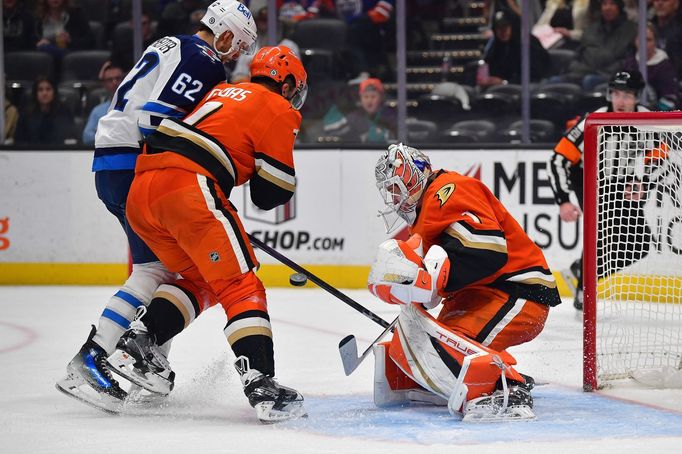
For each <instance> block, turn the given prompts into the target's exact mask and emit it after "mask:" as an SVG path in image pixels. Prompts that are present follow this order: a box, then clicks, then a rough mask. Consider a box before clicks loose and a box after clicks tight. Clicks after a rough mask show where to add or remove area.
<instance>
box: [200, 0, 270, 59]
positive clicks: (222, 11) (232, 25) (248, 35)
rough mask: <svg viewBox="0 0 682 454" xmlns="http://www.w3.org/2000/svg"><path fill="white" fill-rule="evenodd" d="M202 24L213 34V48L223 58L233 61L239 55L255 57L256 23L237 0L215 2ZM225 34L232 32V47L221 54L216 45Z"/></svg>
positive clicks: (207, 11)
mask: <svg viewBox="0 0 682 454" xmlns="http://www.w3.org/2000/svg"><path fill="white" fill-rule="evenodd" d="M201 23H202V24H204V25H205V26H207V27H208V28H209V29H211V31H212V32H213V48H214V50H215V51H216V53H217V54H218V55H220V56H221V57H227V58H229V59H230V60H231V59H233V58H235V56H236V55H237V54H238V53H242V54H246V55H253V54H254V52H255V51H256V38H257V37H258V32H257V30H256V22H255V21H254V19H253V15H252V14H251V11H249V9H248V8H247V7H246V6H244V4H242V3H239V2H238V1H236V0H218V1H215V2H213V3H211V4H210V5H209V6H208V9H207V10H206V14H205V15H204V17H202V18H201ZM225 32H232V46H231V47H230V49H229V50H228V51H227V52H221V51H220V50H218V48H217V45H216V44H217V42H218V40H219V39H220V37H221V36H222V35H223V33H225Z"/></svg>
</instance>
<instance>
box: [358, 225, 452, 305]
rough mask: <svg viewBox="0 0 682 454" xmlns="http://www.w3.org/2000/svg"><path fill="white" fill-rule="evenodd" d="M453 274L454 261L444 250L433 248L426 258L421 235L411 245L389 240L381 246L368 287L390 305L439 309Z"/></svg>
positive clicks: (410, 241) (409, 240)
mask: <svg viewBox="0 0 682 454" xmlns="http://www.w3.org/2000/svg"><path fill="white" fill-rule="evenodd" d="M449 273H450V260H449V259H448V255H447V253H446V252H445V250H444V249H443V248H442V247H440V246H436V245H434V246H431V248H430V249H429V250H428V252H427V254H426V256H424V252H423V243H422V239H421V237H420V236H419V235H412V236H411V237H410V238H409V239H408V240H407V241H400V240H395V239H391V240H387V241H384V242H383V243H381V244H380V245H379V249H378V251H377V256H376V259H375V260H374V263H373V264H372V268H371V271H370V273H369V279H368V282H367V287H368V288H369V291H370V292H371V293H372V294H373V295H374V296H376V297H377V298H379V299H380V300H382V301H385V302H387V303H390V304H410V303H413V304H423V305H424V307H426V308H427V309H431V308H433V307H436V306H437V305H438V304H439V303H440V301H441V296H440V294H439V293H440V292H441V291H442V290H443V289H444V288H445V284H446V282H447V280H448V275H449Z"/></svg>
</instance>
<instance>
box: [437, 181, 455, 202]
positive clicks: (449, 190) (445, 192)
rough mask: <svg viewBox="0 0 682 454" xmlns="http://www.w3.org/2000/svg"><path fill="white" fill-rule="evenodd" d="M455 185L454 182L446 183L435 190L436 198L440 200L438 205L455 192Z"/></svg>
mask: <svg viewBox="0 0 682 454" xmlns="http://www.w3.org/2000/svg"><path fill="white" fill-rule="evenodd" d="M456 188H457V186H456V185H455V183H448V184H446V185H445V186H443V187H442V188H440V189H439V190H438V191H436V198H438V200H440V206H443V205H445V202H447V201H448V199H449V198H450V196H451V195H452V194H453V193H454V192H455V189H456Z"/></svg>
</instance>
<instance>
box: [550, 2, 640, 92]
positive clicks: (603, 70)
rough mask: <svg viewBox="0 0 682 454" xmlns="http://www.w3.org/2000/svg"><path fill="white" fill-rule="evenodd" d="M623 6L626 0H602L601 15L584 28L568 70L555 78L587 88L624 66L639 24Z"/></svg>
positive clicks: (589, 88)
mask: <svg viewBox="0 0 682 454" xmlns="http://www.w3.org/2000/svg"><path fill="white" fill-rule="evenodd" d="M623 8H624V3H623V0H601V1H600V7H599V11H600V17H599V19H597V20H594V21H592V22H591V23H590V24H589V25H588V26H587V28H586V29H585V31H584V32H583V36H582V39H581V40H580V47H579V48H578V56H577V59H576V60H574V61H573V62H572V63H571V65H570V67H569V73H568V74H567V75H565V76H556V77H554V78H553V79H552V80H554V81H565V82H573V83H577V84H582V86H583V89H584V90H592V89H594V87H596V86H597V85H599V84H601V83H604V82H606V81H608V79H609V77H610V75H611V74H613V73H615V72H616V71H617V70H618V68H619V67H620V66H621V64H622V63H621V62H622V61H623V59H624V58H625V57H626V55H627V52H628V49H629V48H630V46H632V40H633V39H635V35H637V24H635V23H634V22H632V21H630V20H629V19H628V18H627V16H626V14H625V11H624V9H623Z"/></svg>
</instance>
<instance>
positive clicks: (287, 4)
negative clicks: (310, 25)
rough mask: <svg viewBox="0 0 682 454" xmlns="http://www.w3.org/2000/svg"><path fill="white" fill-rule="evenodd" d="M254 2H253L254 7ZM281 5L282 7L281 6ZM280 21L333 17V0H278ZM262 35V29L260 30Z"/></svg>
mask: <svg viewBox="0 0 682 454" xmlns="http://www.w3.org/2000/svg"><path fill="white" fill-rule="evenodd" d="M253 3H254V2H251V5H253ZM280 3H281V6H279V4H280ZM277 4H278V7H279V20H280V21H283V22H298V21H300V20H305V19H314V18H317V17H332V15H333V14H335V11H336V9H335V7H334V1H333V0H283V1H282V0H278V2H277ZM258 33H260V28H259V29H258Z"/></svg>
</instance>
